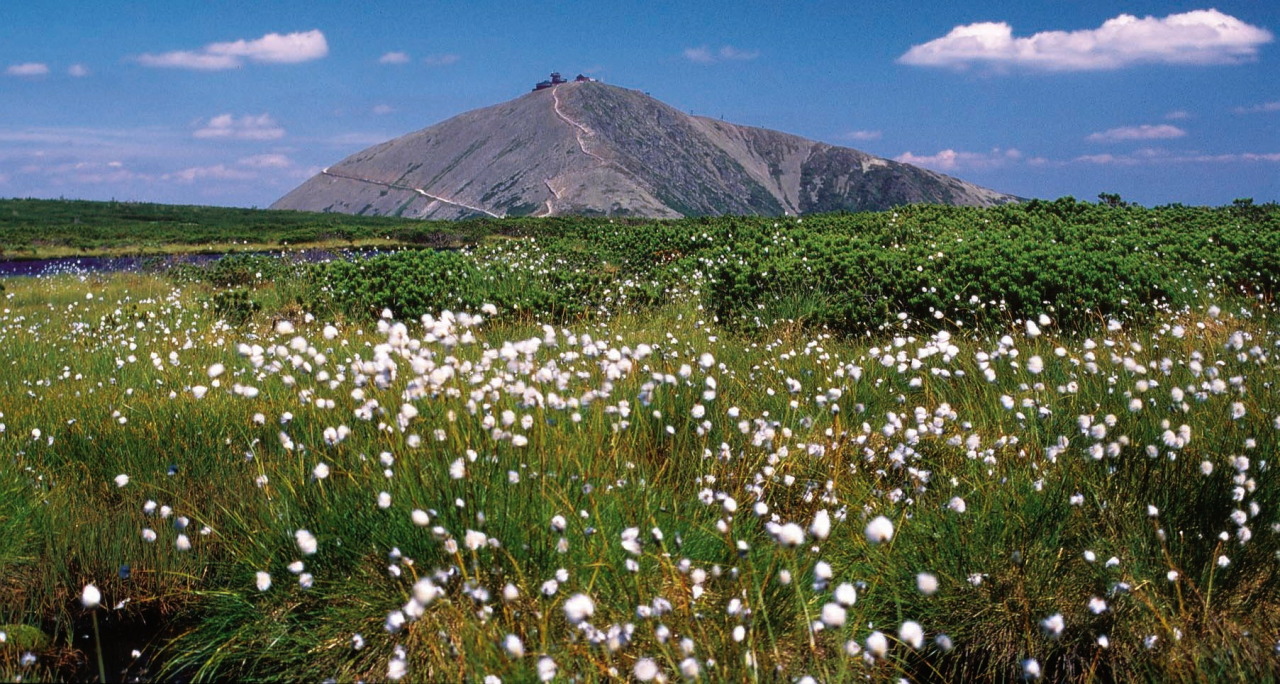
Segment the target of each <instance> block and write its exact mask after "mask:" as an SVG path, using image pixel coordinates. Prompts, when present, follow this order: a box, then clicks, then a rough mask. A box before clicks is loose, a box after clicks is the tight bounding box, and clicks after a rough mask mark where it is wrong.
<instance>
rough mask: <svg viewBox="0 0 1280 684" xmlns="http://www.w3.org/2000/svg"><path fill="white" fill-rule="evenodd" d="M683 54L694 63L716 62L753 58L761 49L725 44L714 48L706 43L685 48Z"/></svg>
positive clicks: (757, 55)
mask: <svg viewBox="0 0 1280 684" xmlns="http://www.w3.org/2000/svg"><path fill="white" fill-rule="evenodd" d="M681 54H682V55H683V56H684V58H685V59H687V60H689V61H690V62H693V63H694V64H715V63H716V62H726V61H736V62H743V61H747V60H752V59H755V58H756V57H759V56H760V51H759V50H743V49H741V48H736V47H734V46H732V45H724V46H721V47H720V49H719V50H712V49H711V48H710V47H708V46H706V45H700V46H698V47H690V48H685V49H684V52H682V53H681Z"/></svg>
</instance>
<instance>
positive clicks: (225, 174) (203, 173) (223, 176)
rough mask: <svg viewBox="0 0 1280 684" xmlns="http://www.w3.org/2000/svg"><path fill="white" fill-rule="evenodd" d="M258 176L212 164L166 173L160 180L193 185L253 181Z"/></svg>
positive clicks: (249, 172) (223, 165) (242, 170)
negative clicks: (221, 181)
mask: <svg viewBox="0 0 1280 684" xmlns="http://www.w3.org/2000/svg"><path fill="white" fill-rule="evenodd" d="M257 177H258V174H256V173H254V172H252V171H245V170H244V169H237V168H233V167H230V166H227V165H226V164H214V165H212V166H190V167H187V168H185V169H182V170H181V171H174V172H172V173H166V174H164V175H163V176H161V178H162V179H163V180H172V181H177V182H179V183H194V182H196V181H204V180H240V181H247V180H254V179H256V178H257Z"/></svg>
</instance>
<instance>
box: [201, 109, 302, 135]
mask: <svg viewBox="0 0 1280 684" xmlns="http://www.w3.org/2000/svg"><path fill="white" fill-rule="evenodd" d="M191 135H192V136H193V137H196V138H214V139H223V140H278V139H280V138H283V137H284V129H283V128H281V127H280V125H279V124H277V123H276V121H275V119H272V118H271V115H270V114H260V115H258V116H253V115H249V114H246V115H244V116H241V117H239V118H236V117H234V116H232V115H230V114H219V115H218V116H215V117H213V118H212V119H209V121H208V122H206V123H203V124H202V125H200V128H197V129H196V130H195V132H194V133H192V134H191Z"/></svg>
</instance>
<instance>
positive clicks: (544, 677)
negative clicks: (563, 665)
mask: <svg viewBox="0 0 1280 684" xmlns="http://www.w3.org/2000/svg"><path fill="white" fill-rule="evenodd" d="M556 669H557V668H556V661H554V660H552V659H551V657H550V656H542V657H541V658H538V680H539V681H543V682H549V681H551V680H553V679H555V678H556Z"/></svg>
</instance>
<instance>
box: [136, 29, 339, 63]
mask: <svg viewBox="0 0 1280 684" xmlns="http://www.w3.org/2000/svg"><path fill="white" fill-rule="evenodd" d="M328 54H329V43H328V41H326V40H325V37H324V33H322V32H320V31H319V30H318V29H313V30H311V31H302V32H296V33H285V34H280V33H268V34H267V35H265V36H263V37H261V38H257V39H255V40H236V41H231V42H226V43H209V44H208V45H206V46H204V47H203V48H200V49H199V50H175V51H173V52H163V53H160V54H143V55H139V56H138V58H137V60H138V63H139V64H142V65H144V66H150V67H168V68H174V69H195V70H198V71H220V70H223V69H236V68H239V67H241V66H243V65H244V63H245V62H246V61H249V62H258V63H263V64H297V63H300V62H309V61H311V60H314V59H320V58H322V57H324V56H325V55H328Z"/></svg>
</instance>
